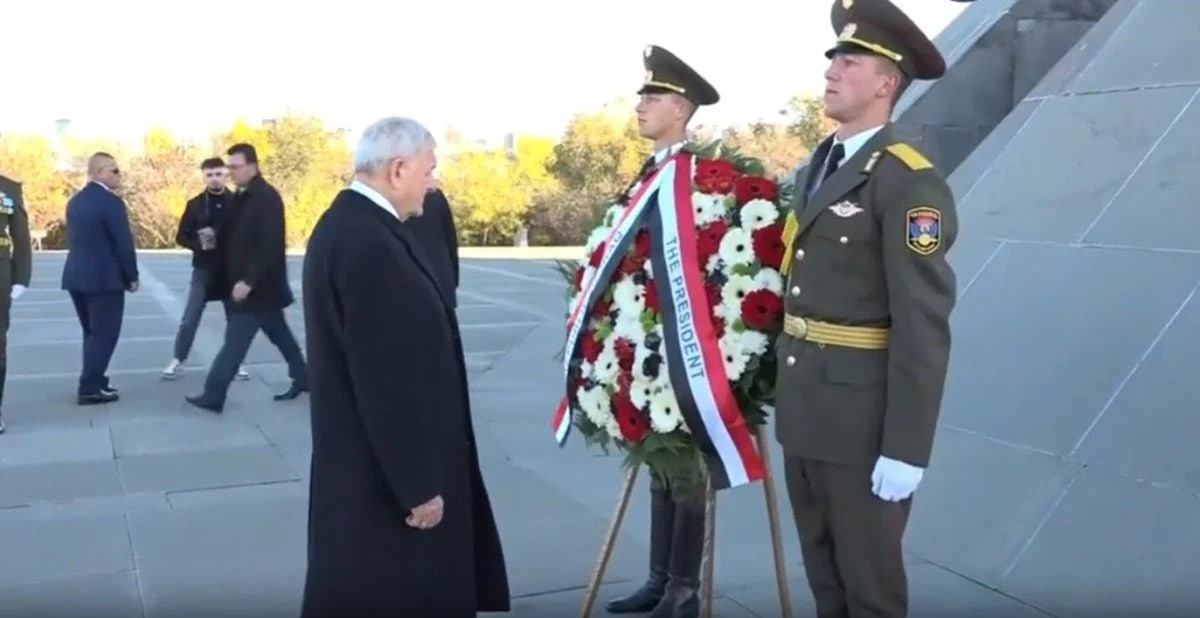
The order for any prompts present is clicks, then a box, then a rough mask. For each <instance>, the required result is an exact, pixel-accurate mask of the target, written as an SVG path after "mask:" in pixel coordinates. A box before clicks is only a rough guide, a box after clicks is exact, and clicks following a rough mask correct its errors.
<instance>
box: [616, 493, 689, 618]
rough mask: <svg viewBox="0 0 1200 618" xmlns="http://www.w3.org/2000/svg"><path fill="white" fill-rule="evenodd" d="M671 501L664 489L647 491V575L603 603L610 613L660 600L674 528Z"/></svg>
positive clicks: (649, 605)
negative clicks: (637, 584)
mask: <svg viewBox="0 0 1200 618" xmlns="http://www.w3.org/2000/svg"><path fill="white" fill-rule="evenodd" d="M674 524H675V502H674V501H673V500H672V499H671V494H670V492H669V491H667V490H665V489H651V490H650V575H649V576H648V577H647V578H646V583H644V584H642V587H641V588H638V589H637V590H635V591H633V594H630V595H629V596H625V597H621V598H619V599H613V600H612V601H609V602H608V603H606V604H605V605H604V609H606V610H608V613H610V614H640V613H645V612H648V611H650V610H652V609H654V608H655V606H657V605H658V602H659V601H660V600H662V596H663V590H664V589H665V588H666V585H667V564H668V563H669V562H670V560H671V536H672V533H673V530H674V528H675V525H674Z"/></svg>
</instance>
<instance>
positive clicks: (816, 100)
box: [779, 95, 837, 152]
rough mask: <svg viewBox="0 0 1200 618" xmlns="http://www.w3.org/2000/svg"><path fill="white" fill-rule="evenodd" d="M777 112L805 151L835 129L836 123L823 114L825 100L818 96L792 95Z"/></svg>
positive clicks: (809, 150)
mask: <svg viewBox="0 0 1200 618" xmlns="http://www.w3.org/2000/svg"><path fill="white" fill-rule="evenodd" d="M779 113H780V115H782V116H784V118H785V119H786V122H787V125H788V131H789V132H790V133H791V134H792V135H795V136H796V137H797V138H799V140H800V143H801V144H803V146H804V148H805V149H806V151H807V152H811V151H812V150H813V149H814V148H816V147H817V145H818V144H820V143H821V140H823V139H825V138H826V137H828V136H829V134H830V133H833V132H834V131H835V130H836V129H837V123H836V122H834V121H833V120H832V119H830V118H829V117H828V116H826V115H825V102H824V101H823V100H822V99H821V97H819V96H813V95H796V96H793V97H792V98H791V99H790V100H788V102H787V106H785V107H784V108H783V109H782V110H780V112H779Z"/></svg>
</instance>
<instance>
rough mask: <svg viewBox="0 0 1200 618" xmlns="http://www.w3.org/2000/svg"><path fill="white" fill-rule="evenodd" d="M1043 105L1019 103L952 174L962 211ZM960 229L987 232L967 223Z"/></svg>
mask: <svg viewBox="0 0 1200 618" xmlns="http://www.w3.org/2000/svg"><path fill="white" fill-rule="evenodd" d="M1041 104H1042V102H1041V101H1022V102H1021V103H1018V104H1017V106H1016V107H1014V108H1013V109H1012V111H1010V112H1009V113H1008V115H1007V116H1005V117H1004V120H1002V121H1000V124H998V125H996V127H995V128H994V129H992V131H991V132H990V133H988V135H987V137H986V138H984V139H983V141H981V142H980V143H979V144H978V145H977V146H976V147H975V149H974V150H972V151H971V153H970V154H969V155H968V156H967V157H966V158H965V159H964V160H963V162H962V163H961V164H959V166H958V167H957V168H955V169H954V171H953V173H951V174H950V178H949V183H950V188H951V190H952V191H953V192H954V198H955V200H957V201H958V205H959V209H960V210H961V209H962V208H964V207H965V206H966V205H967V204H969V202H967V200H968V199H970V197H971V193H972V192H973V189H974V188H975V187H976V184H977V183H978V182H979V180H980V179H981V178H982V177H983V176H984V174H986V173H987V170H988V168H989V167H990V166H991V165H992V162H993V161H994V160H995V159H996V157H997V156H998V155H999V154H1000V153H1001V152H1003V151H1004V149H1005V148H1007V147H1008V145H1009V144H1010V143H1011V142H1012V140H1013V139H1014V138H1015V137H1016V136H1017V135H1018V134H1019V133H1020V132H1021V129H1022V128H1023V127H1024V126H1025V123H1027V122H1028V121H1029V118H1030V117H1031V116H1032V115H1033V114H1034V112H1035V111H1037V109H1038V107H1040V106H1041ZM960 228H961V231H962V233H963V234H979V233H983V232H984V231H985V230H984V229H980V228H976V227H974V226H968V225H965V222H963V223H961V224H960Z"/></svg>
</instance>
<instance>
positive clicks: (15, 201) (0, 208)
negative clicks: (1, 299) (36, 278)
mask: <svg viewBox="0 0 1200 618" xmlns="http://www.w3.org/2000/svg"><path fill="white" fill-rule="evenodd" d="M32 270H33V249H32V247H31V246H30V242H29V217H28V216H27V215H26V213H25V203H24V201H22V199H21V183H19V182H17V181H15V180H13V179H11V178H8V177H7V176H0V292H2V293H3V294H4V296H5V297H6V298H7V296H8V293H9V290H10V288H12V286H13V284H17V285H24V286H28V285H29V279H30V277H31V276H32Z"/></svg>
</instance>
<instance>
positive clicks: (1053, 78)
mask: <svg viewBox="0 0 1200 618" xmlns="http://www.w3.org/2000/svg"><path fill="white" fill-rule="evenodd" d="M1040 4H1042V5H1043V6H1045V3H1040ZM1084 4H1090V5H1092V6H1094V7H1096V8H1098V9H1100V10H1101V11H1098V12H1096V13H1094V14H1092V15H1089V16H1087V19H1088V20H1090V21H1094V22H1095V25H1093V26H1092V28H1091V29H1089V30H1088V31H1087V32H1086V33H1084V35H1083V37H1082V38H1080V39H1079V40H1078V41H1076V42H1075V45H1074V46H1073V47H1071V49H1069V50H1067V52H1066V53H1065V54H1063V56H1062V57H1061V58H1060V59H1059V60H1058V62H1057V63H1055V64H1054V66H1053V67H1051V68H1050V70H1048V71H1047V72H1046V74H1045V75H1044V76H1043V77H1042V79H1041V80H1040V81H1038V83H1037V84H1036V85H1035V86H1034V87H1033V89H1032V90H1031V91H1029V93H1028V94H1027V95H1026V96H1027V97H1029V98H1037V97H1047V96H1057V95H1060V94H1062V93H1063V92H1065V91H1066V89H1067V88H1068V87H1069V86H1070V85H1071V84H1072V83H1073V82H1074V81H1075V80H1076V79H1077V78H1078V77H1079V75H1080V74H1081V73H1082V72H1083V71H1084V70H1086V69H1087V67H1088V65H1089V64H1090V63H1091V62H1092V60H1093V59H1094V58H1095V57H1096V54H1097V53H1098V52H1099V51H1100V50H1101V49H1103V48H1104V44H1105V43H1107V42H1108V40H1109V39H1111V38H1112V35H1113V32H1115V31H1116V30H1117V29H1119V28H1120V27H1121V25H1122V24H1124V23H1125V20H1126V19H1128V17H1129V13H1130V11H1132V10H1133V9H1134V8H1136V7H1137V4H1138V3H1137V2H1136V1H1134V2H1126V1H1122V0H1088V1H1087V2H1079V1H1075V2H1060V3H1052V5H1058V6H1068V7H1071V6H1080V5H1084ZM1106 7H1107V8H1106Z"/></svg>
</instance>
